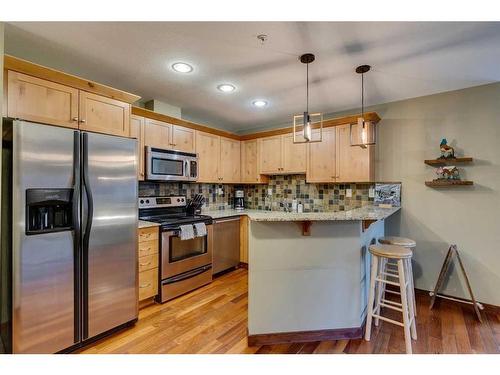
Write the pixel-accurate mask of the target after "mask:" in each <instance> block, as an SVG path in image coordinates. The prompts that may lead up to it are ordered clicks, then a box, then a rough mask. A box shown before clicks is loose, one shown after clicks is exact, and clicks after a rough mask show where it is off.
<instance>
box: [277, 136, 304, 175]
mask: <svg viewBox="0 0 500 375" xmlns="http://www.w3.org/2000/svg"><path fill="white" fill-rule="evenodd" d="M281 138H282V150H283V165H282V167H283V170H282V171H284V172H286V173H306V169H307V160H306V159H307V144H306V143H293V133H290V134H285V135H282V136H281Z"/></svg>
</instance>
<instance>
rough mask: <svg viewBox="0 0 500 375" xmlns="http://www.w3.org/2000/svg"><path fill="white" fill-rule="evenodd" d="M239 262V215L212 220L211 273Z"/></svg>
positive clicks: (231, 266)
mask: <svg viewBox="0 0 500 375" xmlns="http://www.w3.org/2000/svg"><path fill="white" fill-rule="evenodd" d="M239 263H240V217H239V216H237V217H230V218H223V219H215V220H214V221H213V263H212V267H213V273H214V274H216V273H219V272H222V271H226V270H228V269H230V268H234V267H236V266H238V265H239Z"/></svg>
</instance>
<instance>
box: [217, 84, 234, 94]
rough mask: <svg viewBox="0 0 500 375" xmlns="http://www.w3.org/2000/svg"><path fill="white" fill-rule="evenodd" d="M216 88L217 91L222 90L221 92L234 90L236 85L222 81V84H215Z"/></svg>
mask: <svg viewBox="0 0 500 375" xmlns="http://www.w3.org/2000/svg"><path fill="white" fill-rule="evenodd" d="M217 88H218V89H219V91H222V92H233V91H234V90H236V87H234V86H233V85H231V84H230V83H223V84H221V85H219V86H217Z"/></svg>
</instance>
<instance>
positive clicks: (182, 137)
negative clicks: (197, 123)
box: [171, 125, 196, 152]
mask: <svg viewBox="0 0 500 375" xmlns="http://www.w3.org/2000/svg"><path fill="white" fill-rule="evenodd" d="M195 139H196V135H195V130H193V129H190V128H185V127H183V126H179V125H173V126H172V142H171V148H173V149H174V150H178V151H184V152H195V149H196V148H195Z"/></svg>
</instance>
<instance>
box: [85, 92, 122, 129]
mask: <svg viewBox="0 0 500 375" xmlns="http://www.w3.org/2000/svg"><path fill="white" fill-rule="evenodd" d="M79 95H80V107H79V114H80V116H79V118H80V126H79V128H80V130H86V131H91V132H97V133H104V134H111V135H119V136H122V137H129V136H130V104H128V103H124V102H121V101H119V100H115V99H110V98H106V97H104V96H100V95H96V94H92V93H90V92H86V91H82V90H80V92H79Z"/></svg>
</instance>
